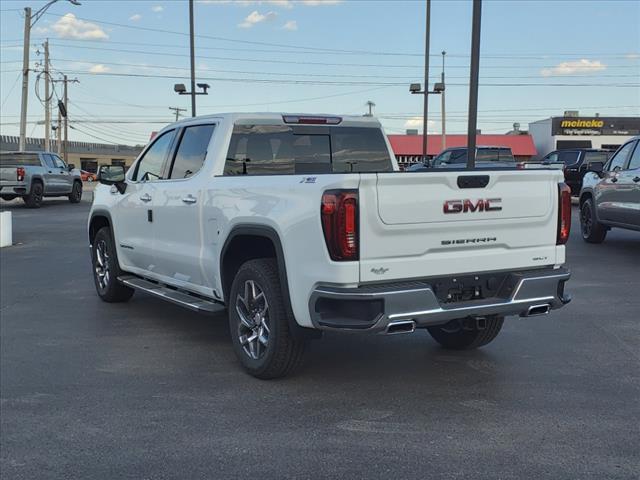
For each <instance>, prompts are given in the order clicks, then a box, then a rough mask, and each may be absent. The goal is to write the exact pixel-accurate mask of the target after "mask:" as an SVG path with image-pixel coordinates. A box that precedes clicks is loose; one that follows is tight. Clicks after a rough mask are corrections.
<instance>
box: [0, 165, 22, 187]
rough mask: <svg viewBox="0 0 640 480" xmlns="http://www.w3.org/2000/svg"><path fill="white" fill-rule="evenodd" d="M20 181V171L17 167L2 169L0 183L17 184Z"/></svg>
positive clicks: (0, 168) (0, 170) (0, 169)
mask: <svg viewBox="0 0 640 480" xmlns="http://www.w3.org/2000/svg"><path fill="white" fill-rule="evenodd" d="M17 181H18V171H17V169H16V167H0V182H7V183H11V184H13V183H16V182H17Z"/></svg>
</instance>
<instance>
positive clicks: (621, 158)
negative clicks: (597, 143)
mask: <svg viewBox="0 0 640 480" xmlns="http://www.w3.org/2000/svg"><path fill="white" fill-rule="evenodd" d="M634 145H635V142H629V143H627V144H626V145H623V146H622V147H621V148H620V150H618V151H617V152H616V153H615V155H614V156H613V157H611V160H609V165H607V171H609V172H614V171H616V170H622V169H623V168H624V165H625V163H627V158H628V157H629V154H630V153H631V150H633V146H634Z"/></svg>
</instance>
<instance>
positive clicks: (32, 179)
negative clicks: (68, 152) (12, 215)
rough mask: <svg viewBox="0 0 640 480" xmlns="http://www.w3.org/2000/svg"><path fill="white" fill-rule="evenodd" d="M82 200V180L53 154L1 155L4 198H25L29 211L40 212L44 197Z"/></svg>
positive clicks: (0, 181)
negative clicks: (35, 209) (30, 209)
mask: <svg viewBox="0 0 640 480" xmlns="http://www.w3.org/2000/svg"><path fill="white" fill-rule="evenodd" d="M60 196H65V197H68V198H69V201H70V202H71V203H79V202H80V200H81V199H82V178H81V176H80V172H79V171H78V170H75V167H74V165H72V164H71V165H67V164H65V163H64V161H63V160H62V159H61V158H60V157H59V156H58V155H56V154H55V153H52V152H0V198H2V199H3V200H13V199H14V198H17V197H21V198H22V199H23V200H24V203H25V204H26V205H27V207H29V208H39V207H40V205H42V199H43V198H44V197H60Z"/></svg>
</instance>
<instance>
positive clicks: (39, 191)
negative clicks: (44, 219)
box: [22, 182, 44, 208]
mask: <svg viewBox="0 0 640 480" xmlns="http://www.w3.org/2000/svg"><path fill="white" fill-rule="evenodd" d="M43 196H44V187H43V185H42V183H40V182H33V184H32V185H31V193H29V195H25V196H24V197H22V200H24V203H25V205H26V206H27V207H28V208H40V207H41V206H42V197H43Z"/></svg>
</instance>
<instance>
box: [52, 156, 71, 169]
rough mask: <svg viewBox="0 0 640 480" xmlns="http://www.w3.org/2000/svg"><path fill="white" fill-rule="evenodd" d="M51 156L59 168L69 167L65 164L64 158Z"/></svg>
mask: <svg viewBox="0 0 640 480" xmlns="http://www.w3.org/2000/svg"><path fill="white" fill-rule="evenodd" d="M51 158H52V159H53V163H55V164H56V167H57V168H67V166H66V165H65V163H64V162H63V161H62V159H61V158H60V157H59V156H57V155H51Z"/></svg>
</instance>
